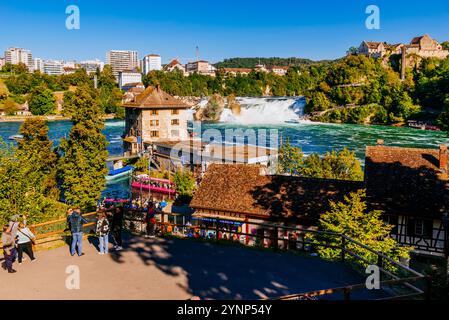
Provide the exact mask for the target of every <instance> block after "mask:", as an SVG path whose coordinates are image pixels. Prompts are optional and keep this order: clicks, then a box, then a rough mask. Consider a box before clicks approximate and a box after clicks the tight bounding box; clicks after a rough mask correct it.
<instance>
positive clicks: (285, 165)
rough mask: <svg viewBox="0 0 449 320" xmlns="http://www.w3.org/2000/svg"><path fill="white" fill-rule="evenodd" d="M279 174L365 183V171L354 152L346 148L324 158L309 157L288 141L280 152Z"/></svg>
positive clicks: (314, 154) (317, 156)
mask: <svg viewBox="0 0 449 320" xmlns="http://www.w3.org/2000/svg"><path fill="white" fill-rule="evenodd" d="M277 174H288V175H296V176H302V177H308V178H322V179H336V180H351V181H363V170H362V166H361V164H360V161H359V160H358V159H357V157H356V155H355V153H354V152H351V151H349V150H348V149H346V148H344V149H343V150H341V151H339V152H337V151H335V150H333V151H331V152H327V153H326V154H325V155H324V156H323V157H320V155H319V154H316V153H313V154H311V155H309V156H307V157H304V154H303V153H302V151H301V148H297V147H294V146H292V145H291V144H290V142H289V141H288V140H287V141H286V142H285V143H284V144H283V145H282V146H281V148H280V150H279V156H278V164H277Z"/></svg>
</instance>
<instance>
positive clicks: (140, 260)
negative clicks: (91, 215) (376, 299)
mask: <svg viewBox="0 0 449 320" xmlns="http://www.w3.org/2000/svg"><path fill="white" fill-rule="evenodd" d="M83 244H84V252H85V253H86V254H85V255H84V256H82V257H78V256H74V257H71V256H70V255H69V252H68V248H67V247H61V248H58V249H54V250H50V251H41V252H38V253H37V257H38V260H36V261H35V262H33V263H31V262H30V261H29V259H28V260H27V261H25V262H24V263H23V264H22V265H17V264H16V265H15V268H16V270H17V271H18V272H17V273H15V274H8V273H6V272H5V271H3V270H0V271H1V272H0V283H1V285H0V299H2V300H3V299H188V298H190V297H191V296H192V295H198V296H201V297H202V298H205V299H259V298H265V297H276V296H280V295H286V294H291V293H299V292H305V291H310V290H317V289H325V288H330V287H338V286H342V285H346V284H355V283H360V282H362V281H363V280H362V279H361V278H360V276H359V275H358V274H356V273H355V272H353V271H352V270H351V269H349V268H348V267H347V266H345V265H343V264H340V263H330V262H326V261H323V260H320V259H318V258H314V257H305V256H295V255H292V254H285V253H283V254H281V253H274V252H267V251H260V250H255V249H248V248H243V247H239V246H233V245H215V244H211V243H207V242H199V241H195V240H180V239H157V238H156V239H143V238H140V237H129V238H128V239H125V244H124V247H125V250H123V251H120V252H112V253H110V254H109V255H105V256H101V255H99V254H98V253H97V251H96V248H95V245H94V244H93V243H89V242H88V241H87V240H85V241H84V243H83ZM69 265H76V266H78V267H79V270H80V289H79V290H68V289H67V288H66V286H65V283H66V278H67V277H68V276H69V275H68V274H66V268H67V266H69ZM361 297H365V298H366V297H372V296H369V295H368V296H365V295H364V294H363V293H362V295H361Z"/></svg>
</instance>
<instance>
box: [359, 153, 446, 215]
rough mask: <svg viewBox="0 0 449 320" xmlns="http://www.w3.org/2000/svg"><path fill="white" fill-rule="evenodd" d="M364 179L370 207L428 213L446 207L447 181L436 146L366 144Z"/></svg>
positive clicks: (388, 211)
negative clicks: (434, 147) (408, 146)
mask: <svg viewBox="0 0 449 320" xmlns="http://www.w3.org/2000/svg"><path fill="white" fill-rule="evenodd" d="M365 183H366V189H367V196H368V202H369V203H370V206H371V207H372V208H373V209H378V210H382V211H384V212H386V213H390V214H400V215H411V216H430V217H437V216H439V217H441V214H442V212H444V211H445V210H448V209H449V202H448V201H449V182H448V180H447V175H445V174H442V173H441V171H440V169H439V150H438V149H417V148H398V147H386V146H376V147H367V148H366V160H365Z"/></svg>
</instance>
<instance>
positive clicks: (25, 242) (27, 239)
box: [17, 222, 36, 264]
mask: <svg viewBox="0 0 449 320" xmlns="http://www.w3.org/2000/svg"><path fill="white" fill-rule="evenodd" d="M17 237H18V239H17V253H18V260H19V264H22V257H23V253H24V252H25V253H26V254H27V255H28V257H30V259H31V262H33V261H34V260H36V258H35V257H34V253H33V243H34V240H35V239H36V237H35V236H34V234H33V233H32V232H31V230H30V229H28V228H27V227H26V226H25V224H24V223H23V222H20V223H19V229H18V230H17Z"/></svg>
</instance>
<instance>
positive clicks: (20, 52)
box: [5, 47, 34, 71]
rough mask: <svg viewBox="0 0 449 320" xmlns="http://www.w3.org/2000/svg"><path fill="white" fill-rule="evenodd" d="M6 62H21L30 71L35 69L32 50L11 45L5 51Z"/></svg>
mask: <svg viewBox="0 0 449 320" xmlns="http://www.w3.org/2000/svg"><path fill="white" fill-rule="evenodd" d="M5 63H10V64H19V63H23V64H25V65H26V66H27V68H28V70H29V71H33V67H34V63H33V55H32V54H31V51H30V50H27V49H23V48H15V47H11V48H8V49H7V50H6V51H5Z"/></svg>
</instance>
